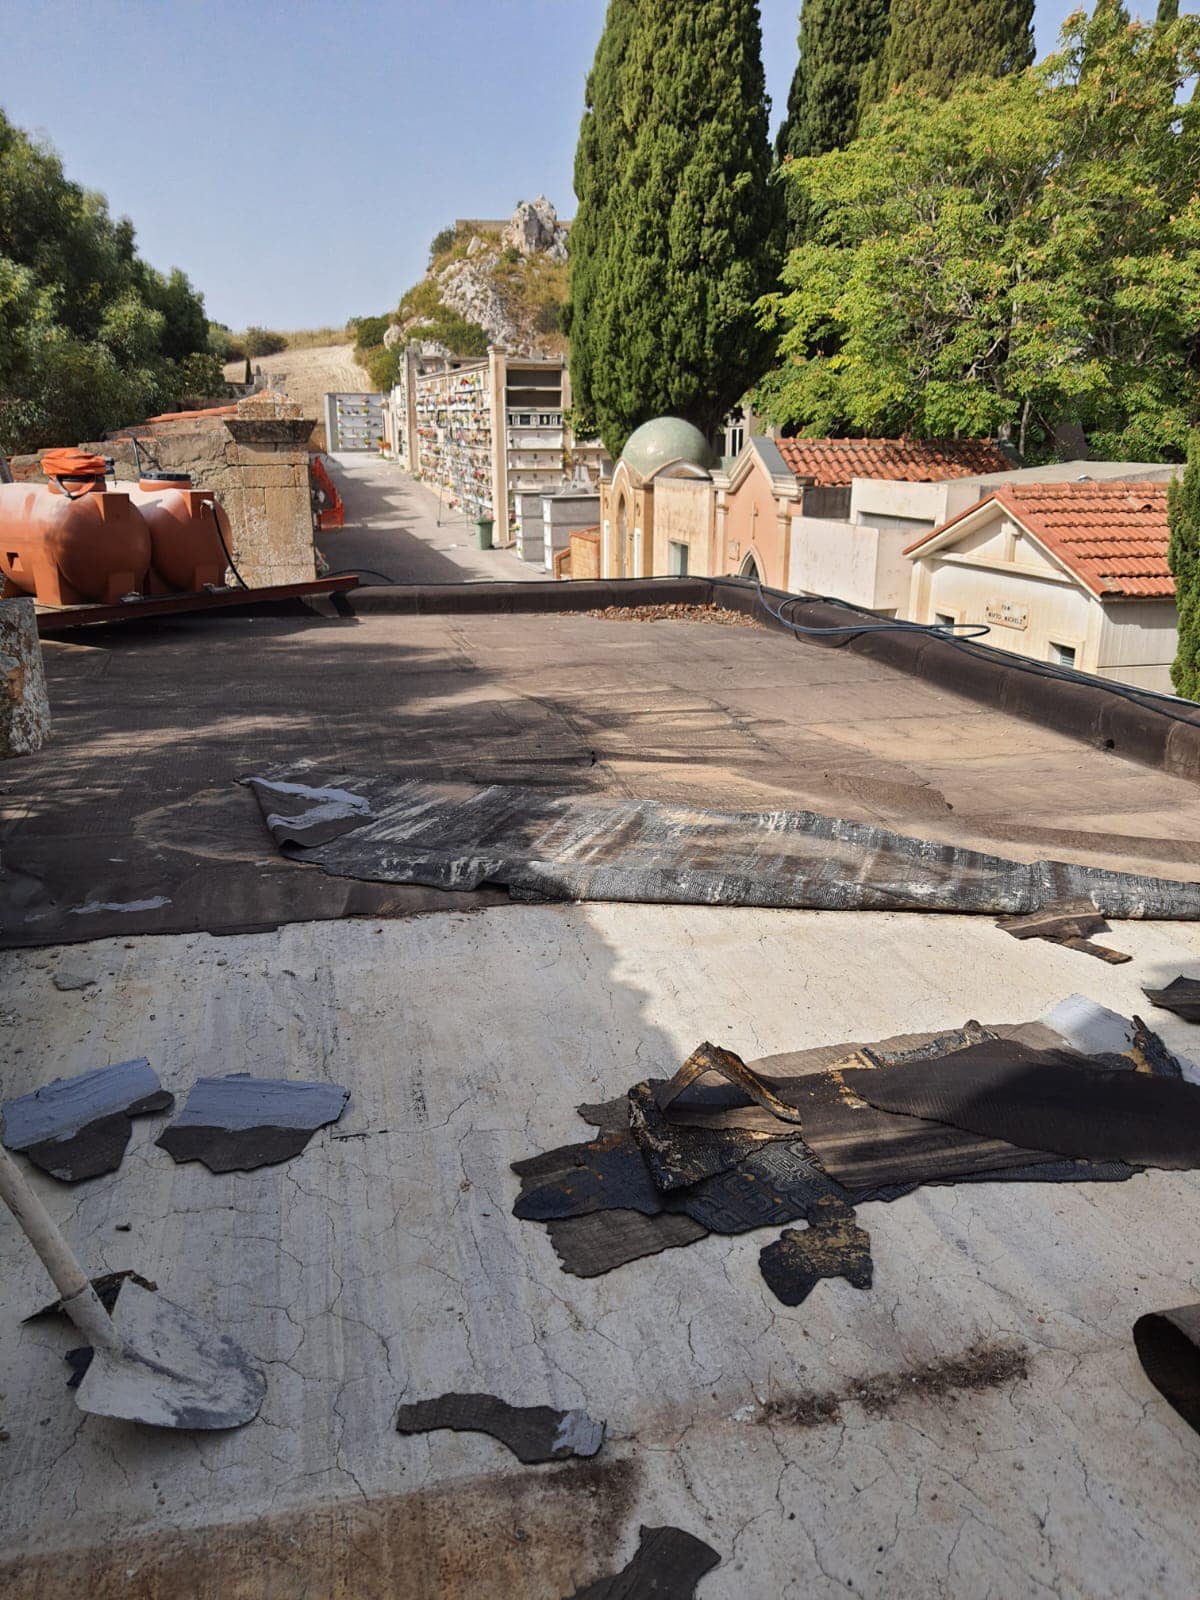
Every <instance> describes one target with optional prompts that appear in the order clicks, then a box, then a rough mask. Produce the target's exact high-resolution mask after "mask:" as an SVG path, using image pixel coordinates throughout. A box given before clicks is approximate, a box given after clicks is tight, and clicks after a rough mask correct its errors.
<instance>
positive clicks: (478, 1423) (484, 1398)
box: [396, 1394, 604, 1466]
mask: <svg viewBox="0 0 1200 1600" xmlns="http://www.w3.org/2000/svg"><path fill="white" fill-rule="evenodd" d="M439 1428H451V1429H453V1430H454V1432H456V1433H487V1434H490V1435H491V1436H492V1438H493V1439H499V1441H500V1443H501V1444H503V1445H507V1447H508V1448H509V1449H510V1450H511V1451H512V1453H513V1455H515V1456H516V1458H517V1460H518V1461H523V1462H524V1463H525V1465H526V1466H533V1465H535V1464H537V1463H539V1462H542V1461H562V1460H565V1459H566V1457H568V1456H594V1455H595V1454H596V1452H597V1451H598V1450H599V1448H600V1446H601V1445H602V1444H603V1443H604V1423H602V1422H593V1421H592V1419H591V1417H589V1416H588V1414H587V1412H586V1411H578V1410H576V1411H555V1410H554V1409H553V1408H552V1407H551V1406H511V1405H509V1404H508V1402H507V1401H505V1400H499V1399H497V1397H496V1396H495V1395H494V1394H443V1395H439V1396H438V1397H437V1399H436V1400H418V1401H417V1402H416V1403H415V1404H414V1405H407V1406H401V1407H400V1410H399V1412H398V1413H397V1415H396V1431H397V1433H433V1432H435V1431H436V1430H437V1429H439Z"/></svg>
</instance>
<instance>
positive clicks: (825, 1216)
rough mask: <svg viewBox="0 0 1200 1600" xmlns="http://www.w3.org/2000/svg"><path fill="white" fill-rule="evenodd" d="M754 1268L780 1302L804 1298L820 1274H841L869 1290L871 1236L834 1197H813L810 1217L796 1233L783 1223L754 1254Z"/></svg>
mask: <svg viewBox="0 0 1200 1600" xmlns="http://www.w3.org/2000/svg"><path fill="white" fill-rule="evenodd" d="M758 1265H759V1270H760V1271H761V1272H762V1275H763V1279H764V1281H765V1283H766V1285H767V1287H768V1288H769V1289H770V1290H771V1293H772V1294H773V1295H774V1296H775V1298H776V1299H777V1300H780V1301H782V1302H783V1304H784V1305H785V1306H798V1305H800V1304H802V1303H803V1301H805V1300H807V1299H808V1297H809V1295H810V1294H811V1293H812V1292H813V1290H814V1289H815V1288H816V1286H817V1284H818V1282H819V1281H820V1280H821V1279H822V1278H845V1280H846V1282H847V1283H849V1284H851V1285H852V1286H853V1287H854V1288H855V1289H869V1288H870V1287H871V1282H872V1279H873V1277H874V1264H873V1263H872V1261H871V1236H870V1234H869V1233H867V1231H866V1229H865V1228H860V1227H859V1226H858V1224H857V1223H856V1222H855V1220H854V1212H853V1211H851V1210H850V1208H849V1206H844V1205H842V1204H841V1203H840V1202H839V1201H837V1200H832V1199H826V1200H821V1201H819V1202H818V1204H817V1207H816V1209H815V1212H814V1217H813V1221H812V1222H810V1223H809V1225H808V1227H807V1228H805V1229H804V1231H803V1232H801V1231H800V1230H799V1229H798V1228H785V1229H784V1230H783V1232H782V1233H781V1234H780V1235H779V1238H778V1239H776V1241H775V1243H774V1244H768V1245H764V1246H763V1248H762V1250H760V1251H759V1255H758Z"/></svg>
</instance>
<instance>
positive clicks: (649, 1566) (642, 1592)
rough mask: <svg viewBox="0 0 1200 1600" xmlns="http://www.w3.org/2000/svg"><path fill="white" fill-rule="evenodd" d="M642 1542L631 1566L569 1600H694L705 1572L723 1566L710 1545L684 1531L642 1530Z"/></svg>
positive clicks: (578, 1591) (597, 1582)
mask: <svg viewBox="0 0 1200 1600" xmlns="http://www.w3.org/2000/svg"><path fill="white" fill-rule="evenodd" d="M639 1541H640V1542H639V1544H638V1548H637V1554H636V1555H635V1556H634V1558H633V1560H632V1561H631V1562H630V1563H629V1564H628V1566H626V1567H623V1568H622V1569H621V1571H620V1572H615V1573H613V1575H612V1576H611V1577H608V1578H598V1579H597V1580H596V1582H595V1583H589V1584H588V1586H587V1588H586V1589H576V1590H575V1591H574V1593H573V1594H572V1595H570V1596H568V1597H567V1600H692V1597H693V1596H694V1595H695V1593H696V1585H697V1584H698V1583H699V1582H700V1580H701V1578H703V1576H704V1575H705V1573H706V1572H711V1571H712V1569H713V1568H714V1567H719V1566H720V1564H721V1558H720V1556H719V1555H718V1554H717V1552H716V1551H715V1550H714V1549H713V1548H712V1546H711V1545H707V1544H705V1543H704V1541H703V1540H702V1539H697V1538H696V1537H695V1536H694V1535H693V1534H690V1533H685V1532H684V1531H683V1529H682V1528H646V1527H643V1528H641V1529H640V1530H639Z"/></svg>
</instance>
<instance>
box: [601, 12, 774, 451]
mask: <svg viewBox="0 0 1200 1600" xmlns="http://www.w3.org/2000/svg"><path fill="white" fill-rule="evenodd" d="M770 171H771V152H770V146H769V144H768V138H767V97H766V89H765V83H764V78H763V69H762V52H761V36H760V27H759V16H758V5H757V3H756V0H675V3H673V4H671V5H664V4H662V3H661V0H611V3H610V5H609V8H608V16H607V20H606V24H605V29H604V33H603V35H602V37H601V40H600V44H599V47H598V49H597V52H596V59H595V63H594V65H593V67H592V71H591V74H590V76H589V78H588V84H587V93H586V103H585V112H584V117H583V123H582V126H581V129H580V138H579V146H578V150H577V153H576V162H575V192H576V197H577V199H578V202H579V203H578V207H577V209H576V218H575V223H574V226H573V227H572V230H571V302H572V305H571V312H570V330H571V381H572V386H573V388H574V391H575V395H576V400H577V404H578V406H579V407H580V408H581V410H582V411H583V412H584V413H585V414H587V415H588V416H590V417H594V419H595V421H596V423H597V425H598V427H599V430H600V433H601V437H602V438H603V439H604V442H605V444H606V445H607V446H608V448H609V450H610V451H612V452H613V454H616V453H617V452H619V450H620V448H621V446H622V445H623V444H624V442H625V440H626V438H627V437H628V436H629V434H630V433H631V432H632V430H633V429H634V428H635V427H637V426H638V425H639V424H640V423H642V422H645V421H646V420H647V419H648V418H650V417H654V416H657V415H660V414H662V413H668V412H669V413H673V414H675V415H677V416H682V417H686V418H687V419H688V420H689V421H691V422H694V423H695V424H696V425H697V426H698V427H699V428H701V429H702V430H703V431H704V432H706V433H708V434H710V435H711V433H712V432H713V431H714V430H715V428H716V426H717V424H718V423H719V422H720V420H721V418H722V417H723V416H724V415H725V413H726V412H727V411H728V410H729V408H730V407H731V406H732V405H733V404H735V403H736V401H737V400H738V399H739V398H740V397H741V395H742V394H743V393H744V392H745V390H746V388H747V387H748V386H749V384H750V383H752V382H753V381H754V380H755V379H756V378H757V377H758V376H759V374H760V373H761V371H762V368H763V363H764V360H765V356H766V348H767V347H766V345H765V343H764V335H763V332H762V330H761V329H760V328H759V326H758V323H757V318H756V316H755V310H754V307H755V302H756V300H757V299H758V297H759V296H760V295H761V294H762V292H763V290H764V289H766V288H767V287H768V286H769V285H770V283H771V282H772V281H773V278H774V273H775V270H776V266H777V257H776V240H777V224H778V216H779V212H778V207H777V203H776V191H775V189H774V187H773V186H772V185H771V183H770Z"/></svg>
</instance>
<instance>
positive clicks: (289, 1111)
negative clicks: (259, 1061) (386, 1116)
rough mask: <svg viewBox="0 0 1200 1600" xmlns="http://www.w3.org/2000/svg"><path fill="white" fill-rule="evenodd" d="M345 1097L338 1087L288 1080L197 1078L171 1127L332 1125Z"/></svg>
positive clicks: (236, 1075)
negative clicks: (330, 1123)
mask: <svg viewBox="0 0 1200 1600" xmlns="http://www.w3.org/2000/svg"><path fill="white" fill-rule="evenodd" d="M349 1098H350V1091H349V1089H346V1088H343V1087H342V1085H341V1084H337V1083H304V1082H293V1081H292V1080H290V1079H287V1078H252V1077H251V1076H250V1075H249V1074H248V1073H244V1072H241V1073H236V1072H235V1073H230V1075H229V1076H228V1077H225V1078H197V1079H196V1082H195V1083H194V1084H193V1085H192V1088H191V1090H190V1091H189V1093H188V1097H187V1102H186V1103H185V1105H184V1108H183V1110H182V1111H181V1112H180V1114H179V1116H178V1117H177V1118H176V1119H175V1121H174V1122H173V1123H172V1124H171V1126H172V1128H188V1127H204V1128H209V1127H215V1128H226V1129H229V1130H230V1131H240V1130H242V1129H246V1128H262V1127H270V1128H310V1129H312V1130H313V1131H314V1132H315V1131H316V1129H317V1128H320V1127H322V1126H323V1125H324V1124H325V1123H327V1122H336V1121H337V1119H338V1117H340V1116H341V1114H342V1112H343V1110H344V1109H345V1105H346V1101H347V1100H348V1099H349Z"/></svg>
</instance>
